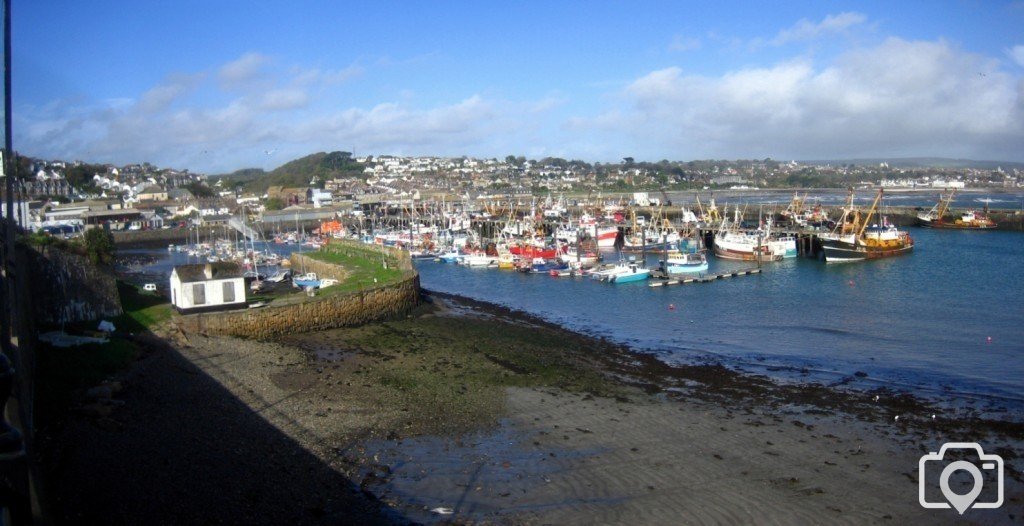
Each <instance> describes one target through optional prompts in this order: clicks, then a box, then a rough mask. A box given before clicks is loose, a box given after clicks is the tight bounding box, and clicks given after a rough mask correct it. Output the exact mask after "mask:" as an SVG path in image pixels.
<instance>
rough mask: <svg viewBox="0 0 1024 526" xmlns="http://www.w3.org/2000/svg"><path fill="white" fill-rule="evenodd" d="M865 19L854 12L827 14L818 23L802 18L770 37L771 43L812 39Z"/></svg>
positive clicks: (842, 30) (779, 44) (844, 28)
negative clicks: (772, 37)
mask: <svg viewBox="0 0 1024 526" xmlns="http://www.w3.org/2000/svg"><path fill="white" fill-rule="evenodd" d="M865 21H867V17H866V16H864V15H862V14H861V13H854V12H844V13H839V14H838V15H828V16H826V17H825V18H824V19H822V21H821V22H818V23H814V22H811V21H810V20H807V19H806V18H804V19H801V20H800V21H799V22H797V23H796V24H795V25H794V26H793V27H790V28H788V29H783V30H782V31H779V34H778V35H776V36H775V38H774V39H772V41H771V44H773V45H776V46H781V45H783V44H788V43H789V42H798V41H802V40H813V39H816V38H819V37H822V36H826V35H834V34H841V33H843V32H845V31H846V30H848V29H850V28H851V27H853V26H856V25H859V24H863V23H864V22H865Z"/></svg>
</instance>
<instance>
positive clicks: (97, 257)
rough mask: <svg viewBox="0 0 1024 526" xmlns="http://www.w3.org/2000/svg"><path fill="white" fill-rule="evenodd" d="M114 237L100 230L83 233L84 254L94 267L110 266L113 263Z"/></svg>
mask: <svg viewBox="0 0 1024 526" xmlns="http://www.w3.org/2000/svg"><path fill="white" fill-rule="evenodd" d="M115 251H116V248H115V247H114V235H113V234H111V233H110V232H109V231H107V230H104V229H102V228H92V229H90V230H86V232H85V254H86V256H88V257H89V261H91V262H92V263H93V264H94V265H110V264H112V263H113V262H114V253H115Z"/></svg>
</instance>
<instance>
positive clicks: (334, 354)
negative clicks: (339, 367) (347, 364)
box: [313, 349, 349, 363]
mask: <svg viewBox="0 0 1024 526" xmlns="http://www.w3.org/2000/svg"><path fill="white" fill-rule="evenodd" d="M313 354H314V356H315V357H316V361H318V362H330V363H336V362H340V361H342V360H344V359H345V356H346V355H348V354H349V353H348V352H345V351H340V350H338V349H317V350H315V351H314V352H313Z"/></svg>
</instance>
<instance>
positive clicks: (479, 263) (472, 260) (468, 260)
mask: <svg viewBox="0 0 1024 526" xmlns="http://www.w3.org/2000/svg"><path fill="white" fill-rule="evenodd" d="M459 263H460V264H462V265H465V266H467V267H490V266H492V265H495V266H496V265H497V264H498V256H488V255H487V254H484V253H476V254H468V255H466V256H464V257H463V258H462V260H461V261H459Z"/></svg>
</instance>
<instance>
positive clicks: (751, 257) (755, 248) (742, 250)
mask: <svg viewBox="0 0 1024 526" xmlns="http://www.w3.org/2000/svg"><path fill="white" fill-rule="evenodd" d="M740 217H741V214H740V210H739V208H738V207H737V208H736V211H735V218H734V219H733V221H732V222H729V221H728V219H726V218H722V223H721V226H720V227H719V229H718V233H716V234H715V246H714V251H715V256H717V257H720V258H722V259H730V260H735V261H780V260H781V259H782V258H783V257H784V256H785V254H786V252H787V251H788V250H789V248H790V246H789V245H790V243H789V242H782V243H776V242H773V241H772V239H771V226H772V225H771V222H767V223H765V225H764V228H763V229H758V230H757V231H755V232H750V231H745V230H740V229H739V226H740ZM791 244H792V247H791V248H792V251H793V255H794V256H795V255H796V239H793V240H792V242H791Z"/></svg>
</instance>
